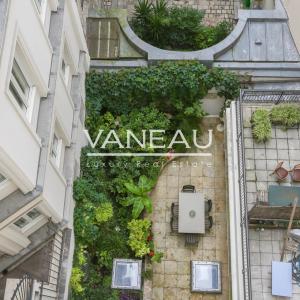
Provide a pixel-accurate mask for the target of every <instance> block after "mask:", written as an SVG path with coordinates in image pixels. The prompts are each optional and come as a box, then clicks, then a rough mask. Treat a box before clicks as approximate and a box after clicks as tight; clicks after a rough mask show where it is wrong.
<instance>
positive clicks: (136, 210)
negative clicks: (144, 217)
mask: <svg viewBox="0 0 300 300" xmlns="http://www.w3.org/2000/svg"><path fill="white" fill-rule="evenodd" d="M125 186H126V188H127V190H128V191H129V192H130V193H131V195H129V196H128V197H127V199H125V200H124V201H122V204H123V205H124V206H131V205H132V206H133V208H132V217H133V218H134V219H137V218H138V217H139V216H140V214H141V212H142V211H143V210H144V209H146V211H147V212H148V213H151V212H152V200H151V198H150V197H149V192H150V191H151V190H152V188H153V187H154V182H153V181H151V180H149V179H148V178H147V177H146V176H144V175H142V176H141V177H140V179H139V182H138V184H137V185H135V184H134V183H133V182H125Z"/></svg>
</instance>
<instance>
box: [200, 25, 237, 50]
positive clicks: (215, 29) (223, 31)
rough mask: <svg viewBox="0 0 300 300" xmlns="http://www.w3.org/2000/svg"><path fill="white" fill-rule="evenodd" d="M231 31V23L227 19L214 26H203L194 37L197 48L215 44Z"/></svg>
mask: <svg viewBox="0 0 300 300" xmlns="http://www.w3.org/2000/svg"><path fill="white" fill-rule="evenodd" d="M231 31H232V24H231V23H229V22H227V21H222V22H221V23H219V24H218V25H216V26H203V27H202V28H201V30H199V32H198V33H197V36H196V39H195V42H196V44H197V49H204V48H208V47H211V46H213V45H215V44H217V43H218V42H220V41H222V40H224V39H225V37H226V36H227V35H229V33H230V32H231Z"/></svg>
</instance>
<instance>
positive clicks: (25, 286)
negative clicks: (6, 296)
mask: <svg viewBox="0 0 300 300" xmlns="http://www.w3.org/2000/svg"><path fill="white" fill-rule="evenodd" d="M48 234H49V236H53V238H51V240H50V241H49V242H48V243H47V245H46V246H45V247H46V253H47V255H46V257H47V258H46V261H45V262H46V266H47V268H48V269H49V270H48V280H47V281H43V282H40V283H39V299H40V300H42V299H48V300H49V299H58V283H59V276H60V271H61V262H62V258H63V243H64V234H63V232H62V231H61V230H57V228H56V226H55V225H54V224H53V223H52V222H51V220H50V221H49V223H48ZM33 284H34V278H33V277H32V276H31V275H30V274H25V275H24V276H23V277H22V278H21V279H20V281H19V282H18V284H17V286H16V288H15V290H14V293H13V296H12V298H11V300H31V299H32V294H33Z"/></svg>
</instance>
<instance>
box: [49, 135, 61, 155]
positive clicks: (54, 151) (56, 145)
mask: <svg viewBox="0 0 300 300" xmlns="http://www.w3.org/2000/svg"><path fill="white" fill-rule="evenodd" d="M58 150H59V138H58V137H57V135H56V134H55V133H54V135H53V140H52V149H51V156H52V157H53V158H54V160H57V158H58V155H59V153H58V152H59V151H58Z"/></svg>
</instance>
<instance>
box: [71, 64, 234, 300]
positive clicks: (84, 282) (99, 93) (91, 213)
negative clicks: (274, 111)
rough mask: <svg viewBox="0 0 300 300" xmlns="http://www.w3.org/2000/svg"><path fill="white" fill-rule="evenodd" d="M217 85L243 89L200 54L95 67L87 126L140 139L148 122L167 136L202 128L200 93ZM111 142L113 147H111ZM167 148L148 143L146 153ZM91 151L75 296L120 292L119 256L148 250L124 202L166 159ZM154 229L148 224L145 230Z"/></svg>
mask: <svg viewBox="0 0 300 300" xmlns="http://www.w3.org/2000/svg"><path fill="white" fill-rule="evenodd" d="M212 88H215V89H216V91H217V93H218V94H219V95H220V96H222V97H225V98H226V99H229V100H231V99H234V98H235V97H236V96H238V91H239V82H238V80H237V77H236V76H235V75H234V74H232V73H230V72H226V71H224V70H221V69H208V68H207V67H205V66H204V65H202V64H199V63H198V62H196V61H192V62H176V63H175V62H170V63H163V64H159V65H156V66H151V67H148V68H138V69H130V70H121V71H117V72H102V73H96V72H91V73H90V74H88V76H87V80H86V95H87V100H86V106H87V116H86V127H87V128H88V130H89V133H90V135H91V137H92V138H95V137H96V136H97V134H98V131H99V129H101V130H103V131H104V132H105V131H109V130H110V129H114V130H115V131H116V132H117V134H118V136H120V138H121V139H122V138H123V137H124V132H126V129H131V130H133V131H134V132H135V133H136V134H137V137H138V138H140V137H141V136H140V135H139V134H140V133H141V131H142V129H146V130H148V129H164V130H165V131H166V136H167V139H168V138H170V137H172V136H173V133H174V131H175V130H176V129H177V128H179V129H182V130H183V131H184V130H186V131H188V130H190V129H191V128H198V127H199V122H200V121H201V119H202V117H203V116H204V115H205V112H204V110H203V108H202V106H201V102H200V100H201V99H202V98H203V97H204V96H205V95H206V94H207V93H208V91H209V90H210V89H212ZM100 145H101V144H100ZM99 147H100V146H99V145H98V144H97V146H96V150H101V151H104V150H103V149H100V148H99ZM111 147H112V146H111V145H110V146H108V149H106V151H111V150H112V149H113V148H111ZM132 147H133V148H131V151H133V152H140V151H141V149H140V147H139V146H138V145H137V144H133V145H132ZM114 150H115V149H114ZM161 150H162V149H152V148H149V147H146V148H145V149H143V152H154V151H159V152H161ZM91 151H92V149H90V148H89V147H87V148H85V149H84V150H83V151H82V157H81V176H80V177H79V179H78V180H77V181H76V182H75V183H74V199H75V201H76V207H75V212H74V229H75V239H76V247H75V255H74V270H73V273H72V274H73V275H72V281H71V283H72V299H76V300H77V299H119V293H118V291H116V290H112V289H111V288H110V284H111V271H112V262H113V259H114V258H117V257H119V258H120V257H122V258H133V257H135V255H136V253H141V252H143V249H142V248H141V247H143V244H142V243H140V244H138V243H133V242H132V241H134V239H131V240H132V241H131V243H129V242H128V241H129V236H130V232H131V236H132V229H133V228H132V227H131V226H130V225H129V224H134V222H131V221H132V219H133V218H132V206H129V207H126V206H124V205H123V204H124V201H125V200H126V199H128V197H130V196H132V190H133V188H134V187H135V186H138V185H139V181H141V178H143V181H145V182H148V181H149V182H156V180H157V178H158V175H159V173H160V170H161V167H162V165H163V164H164V162H165V159H163V158H155V157H101V158H98V157H97V158H95V157H88V156H87V155H86V154H87V152H91ZM128 182H130V183H131V186H130V187H132V188H131V192H130V190H129V189H128ZM148 200H149V199H147V201H148ZM150 201H151V200H150ZM122 203H123V204H122ZM147 205H148V204H147ZM137 220H140V219H137ZM136 222H139V221H136ZM130 230H131V231H130ZM143 230H144V229H143ZM148 235H149V227H147V228H146V229H145V234H143V237H148ZM151 238H152V237H151ZM147 242H149V245H150V244H151V246H149V247H150V248H149V249H150V252H149V255H150V254H151V255H155V252H154V250H155V249H153V247H152V244H153V243H152V242H151V240H149V241H148V240H147ZM141 245H142V246H141ZM147 245H148V244H147ZM147 252H148V251H146V252H145V251H144V252H143V253H144V254H147ZM156 254H157V255H159V257H157V258H155V261H159V260H160V258H161V256H162V255H163V254H161V253H159V252H157V253H156ZM139 255H140V254H139ZM151 255H150V256H151ZM153 258H154V256H153Z"/></svg>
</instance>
